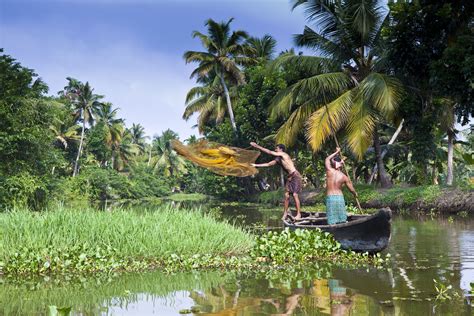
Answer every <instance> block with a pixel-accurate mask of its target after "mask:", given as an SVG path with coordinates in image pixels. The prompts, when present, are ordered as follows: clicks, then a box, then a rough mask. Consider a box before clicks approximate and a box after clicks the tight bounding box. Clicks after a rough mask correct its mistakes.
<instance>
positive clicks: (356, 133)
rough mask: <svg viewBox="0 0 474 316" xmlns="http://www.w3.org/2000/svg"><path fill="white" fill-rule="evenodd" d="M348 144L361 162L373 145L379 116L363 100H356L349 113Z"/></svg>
mask: <svg viewBox="0 0 474 316" xmlns="http://www.w3.org/2000/svg"><path fill="white" fill-rule="evenodd" d="M349 117H350V120H349V122H348V125H347V142H348V144H349V148H350V149H351V151H352V152H353V154H354V155H355V156H356V157H357V158H358V159H359V160H360V159H362V157H363V156H364V154H365V152H366V151H367V149H368V148H369V146H370V144H371V143H372V136H373V133H374V128H375V124H376V122H377V115H376V113H375V112H374V111H373V110H372V109H371V107H370V105H368V104H367V103H365V102H364V100H363V98H360V97H358V98H356V100H355V101H354V104H353V106H352V108H351V111H350V113H349Z"/></svg>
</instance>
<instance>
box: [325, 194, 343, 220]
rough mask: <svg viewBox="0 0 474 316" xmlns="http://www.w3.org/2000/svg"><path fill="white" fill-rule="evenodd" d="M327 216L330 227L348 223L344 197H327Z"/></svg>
mask: <svg viewBox="0 0 474 316" xmlns="http://www.w3.org/2000/svg"><path fill="white" fill-rule="evenodd" d="M326 214H327V215H326V216H327V218H328V224H329V225H334V224H337V223H343V222H346V221H347V212H346V203H345V202H344V195H328V196H326Z"/></svg>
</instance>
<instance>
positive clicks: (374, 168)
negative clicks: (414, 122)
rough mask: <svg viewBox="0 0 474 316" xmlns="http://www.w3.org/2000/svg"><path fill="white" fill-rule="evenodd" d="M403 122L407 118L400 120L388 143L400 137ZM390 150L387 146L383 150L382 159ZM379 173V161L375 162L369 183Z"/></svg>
mask: <svg viewBox="0 0 474 316" xmlns="http://www.w3.org/2000/svg"><path fill="white" fill-rule="evenodd" d="M403 122H405V119H402V121H401V122H400V124H398V127H397V130H396V131H395V133H393V135H392V138H390V141H389V142H388V144H387V145H392V144H393V143H394V142H395V140H396V139H397V137H398V134H400V132H401V130H402V127H403ZM387 152H388V147H387V148H385V149H384V150H383V152H382V159H383V157H385V155H386V154H387ZM376 173H377V163H376V164H375V166H374V167H373V168H372V174H371V175H370V179H369V182H368V183H369V184H371V183H372V181H374V177H375V174H376Z"/></svg>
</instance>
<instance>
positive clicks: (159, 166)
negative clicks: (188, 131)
mask: <svg viewBox="0 0 474 316" xmlns="http://www.w3.org/2000/svg"><path fill="white" fill-rule="evenodd" d="M177 138H178V134H176V133H175V132H173V131H172V130H170V129H168V130H166V131H164V132H163V134H162V135H161V136H159V137H156V138H155V139H154V140H153V142H152V146H153V151H154V152H155V154H156V156H155V157H154V162H153V164H154V167H153V168H154V170H155V172H158V171H162V172H163V174H164V175H165V176H166V177H173V176H177V175H179V174H180V173H184V172H186V161H185V160H184V159H183V158H182V157H181V156H179V155H178V154H177V153H176V152H175V151H174V150H173V147H172V146H171V141H172V140H173V139H177Z"/></svg>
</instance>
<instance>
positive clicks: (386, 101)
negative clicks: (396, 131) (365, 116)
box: [360, 72, 403, 120]
mask: <svg viewBox="0 0 474 316" xmlns="http://www.w3.org/2000/svg"><path fill="white" fill-rule="evenodd" d="M402 91H403V90H402V83H401V82H400V81H398V80H397V79H396V78H395V77H391V76H387V75H384V74H381V73H376V72H373V73H371V74H369V75H368V76H367V77H366V78H365V79H364V80H363V81H362V82H361V83H360V93H361V94H362V96H361V99H362V100H363V102H364V103H367V104H369V105H370V106H372V107H373V108H374V109H376V110H378V111H379V112H380V113H381V114H382V116H383V117H384V118H385V119H387V120H392V119H393V116H394V114H395V113H396V110H397V108H398V104H399V103H400V101H401V98H402Z"/></svg>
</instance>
